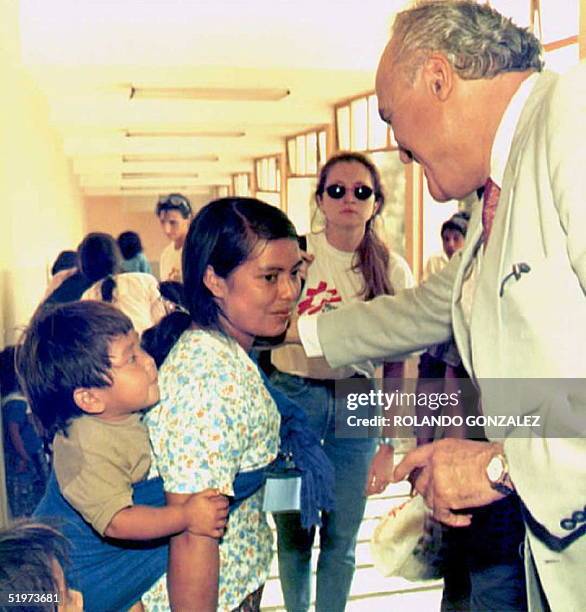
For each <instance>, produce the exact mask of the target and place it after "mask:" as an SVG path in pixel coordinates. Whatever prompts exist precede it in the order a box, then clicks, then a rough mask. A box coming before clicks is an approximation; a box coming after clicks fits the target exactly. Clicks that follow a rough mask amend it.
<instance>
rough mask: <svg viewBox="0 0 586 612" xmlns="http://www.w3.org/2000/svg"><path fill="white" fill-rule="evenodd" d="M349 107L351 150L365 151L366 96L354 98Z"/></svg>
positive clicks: (366, 127)
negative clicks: (350, 112)
mask: <svg viewBox="0 0 586 612" xmlns="http://www.w3.org/2000/svg"><path fill="white" fill-rule="evenodd" d="M350 108H351V111H352V138H351V147H352V150H353V151H365V150H366V149H367V148H368V143H367V135H368V104H367V102H366V98H360V99H359V100H354V102H352V104H351V105H350Z"/></svg>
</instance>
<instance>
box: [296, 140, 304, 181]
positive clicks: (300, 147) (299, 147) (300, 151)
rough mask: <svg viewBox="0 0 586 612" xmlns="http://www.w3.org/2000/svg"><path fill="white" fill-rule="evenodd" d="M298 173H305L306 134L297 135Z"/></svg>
mask: <svg viewBox="0 0 586 612" xmlns="http://www.w3.org/2000/svg"><path fill="white" fill-rule="evenodd" d="M297 174H305V136H297Z"/></svg>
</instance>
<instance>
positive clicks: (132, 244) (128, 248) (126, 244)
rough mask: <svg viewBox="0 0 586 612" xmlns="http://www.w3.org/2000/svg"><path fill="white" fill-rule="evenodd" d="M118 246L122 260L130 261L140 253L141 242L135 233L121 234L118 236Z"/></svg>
mask: <svg viewBox="0 0 586 612" xmlns="http://www.w3.org/2000/svg"><path fill="white" fill-rule="evenodd" d="M118 246H119V247H120V252H121V253H122V257H124V259H132V258H133V257H136V256H137V255H138V254H139V253H142V242H141V241H140V236H139V235H138V234H137V233H136V232H122V233H121V234H120V236H118Z"/></svg>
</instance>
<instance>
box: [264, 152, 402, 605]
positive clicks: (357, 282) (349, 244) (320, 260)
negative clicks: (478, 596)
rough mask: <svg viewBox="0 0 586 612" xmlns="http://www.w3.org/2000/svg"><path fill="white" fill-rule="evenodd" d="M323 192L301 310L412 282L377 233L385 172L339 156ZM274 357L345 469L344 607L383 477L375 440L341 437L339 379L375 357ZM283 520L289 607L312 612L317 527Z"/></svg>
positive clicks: (365, 370) (326, 575)
mask: <svg viewBox="0 0 586 612" xmlns="http://www.w3.org/2000/svg"><path fill="white" fill-rule="evenodd" d="M315 198H316V202H317V206H318V209H319V210H320V211H321V213H322V214H323V216H324V218H325V229H324V230H323V231H321V232H317V233H312V234H309V235H308V236H307V252H308V255H309V259H311V258H313V260H312V263H311V264H310V266H309V268H308V270H307V274H306V280H305V285H304V287H303V291H302V294H301V296H300V299H299V301H298V303H297V313H298V314H299V315H301V314H306V315H317V314H318V313H320V312H324V311H327V310H331V309H334V308H338V307H340V306H342V305H343V304H347V303H349V302H352V301H356V300H370V299H372V298H373V297H375V296H377V295H380V294H385V293H386V294H392V293H394V292H395V291H396V290H399V289H403V288H405V287H410V286H413V284H414V280H413V275H412V274H411V270H410V269H409V266H408V264H407V262H406V261H405V260H404V259H402V258H401V257H399V256H398V255H396V254H394V253H391V252H389V250H388V248H387V247H386V245H385V244H384V243H383V242H382V240H381V239H380V238H379V236H378V235H377V234H376V231H375V228H374V221H375V218H376V217H377V215H379V214H380V213H381V210H382V208H383V205H384V194H383V190H382V186H381V180H380V176H379V173H378V170H377V168H376V166H375V165H374V164H373V163H372V162H371V161H370V160H369V159H368V158H367V157H365V156H364V155H361V154H359V153H354V152H347V153H339V154H337V155H335V156H334V157H332V158H331V159H330V160H329V161H328V162H327V163H326V164H325V165H324V167H323V168H322V170H321V172H320V175H319V180H318V185H317V189H316V192H315ZM272 362H273V365H274V366H275V367H276V368H277V370H276V371H275V372H274V373H273V374H272V377H271V379H272V382H273V383H274V384H275V386H277V387H278V388H280V389H281V391H284V392H285V393H287V394H288V395H289V396H290V397H291V398H292V399H294V400H295V401H296V402H297V403H298V404H299V405H301V406H303V407H304V408H305V409H306V412H307V414H308V417H309V422H310V424H311V426H312V428H313V431H314V433H315V434H317V435H318V436H319V438H320V439H321V440H322V441H323V442H322V443H323V448H324V450H325V452H326V455H328V457H329V458H330V460H331V461H332V463H333V464H334V467H335V470H336V485H335V510H334V511H333V512H329V513H325V512H324V513H323V515H322V522H323V526H322V528H321V531H320V546H321V550H320V555H319V562H318V566H317V594H316V610H317V611H318V612H342V611H343V610H344V609H345V606H346V600H347V598H348V595H349V592H350V586H351V583H352V577H353V575H354V568H355V546H356V535H357V532H358V528H359V527H360V523H361V521H362V517H363V514H364V507H365V504H366V496H365V493H366V492H368V493H371V492H373V491H372V490H371V489H372V488H371V486H370V483H369V486H368V491H367V480H371V479H372V478H373V477H374V476H375V474H376V470H375V469H374V467H373V468H372V469H371V470H370V474H369V466H370V465H371V460H372V459H373V455H374V452H375V448H376V440H375V439H372V438H370V439H369V438H341V437H337V436H336V432H335V418H334V416H335V401H334V381H335V380H336V379H342V378H350V377H365V378H372V377H374V376H375V369H376V368H375V365H374V364H373V363H371V362H368V363H362V364H356V365H354V366H352V367H347V368H337V369H332V368H330V367H329V366H328V364H327V363H326V361H325V360H324V359H311V360H308V359H307V358H306V357H305V353H304V352H303V349H301V348H300V347H295V346H285V347H282V348H279V349H276V350H273V352H272ZM391 368H394V372H393V375H394V376H401V375H402V369H401V368H402V364H394V366H390V367H389V368H387V372H386V374H387V375H389V374H390V371H391ZM379 376H380V373H379ZM389 452H392V450H391V451H390V450H389V449H388V448H387V447H381V449H380V450H379V453H380V456H379V453H377V458H378V462H379V463H380V464H383V463H386V461H384V462H383V461H382V459H383V457H382V455H383V454H385V453H389ZM385 459H386V457H385ZM375 465H376V460H375V462H373V466H375ZM275 521H276V524H277V535H278V556H279V573H280V577H281V585H282V588H283V594H284V597H285V604H286V606H287V610H288V611H289V612H293V611H294V612H301V611H305V610H308V609H309V604H310V601H311V593H310V577H311V549H312V545H313V539H314V531H309V532H308V531H306V530H304V529H302V528H301V525H300V522H299V516H298V515H296V514H293V513H283V514H277V515H275Z"/></svg>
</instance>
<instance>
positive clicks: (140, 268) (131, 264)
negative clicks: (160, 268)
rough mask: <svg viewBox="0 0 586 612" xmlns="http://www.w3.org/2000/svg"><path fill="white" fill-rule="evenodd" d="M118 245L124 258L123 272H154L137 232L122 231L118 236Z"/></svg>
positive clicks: (121, 266)
mask: <svg viewBox="0 0 586 612" xmlns="http://www.w3.org/2000/svg"><path fill="white" fill-rule="evenodd" d="M118 246H119V247H120V252H121V253H122V258H123V259H122V261H121V263H120V269H121V271H122V272H145V273H147V274H152V273H153V271H152V269H151V264H150V263H149V262H148V259H147V258H146V256H145V254H144V252H143V250H142V242H141V241H140V236H139V235H138V234H137V233H136V232H130V231H128V232H122V233H121V234H120V236H118Z"/></svg>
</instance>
